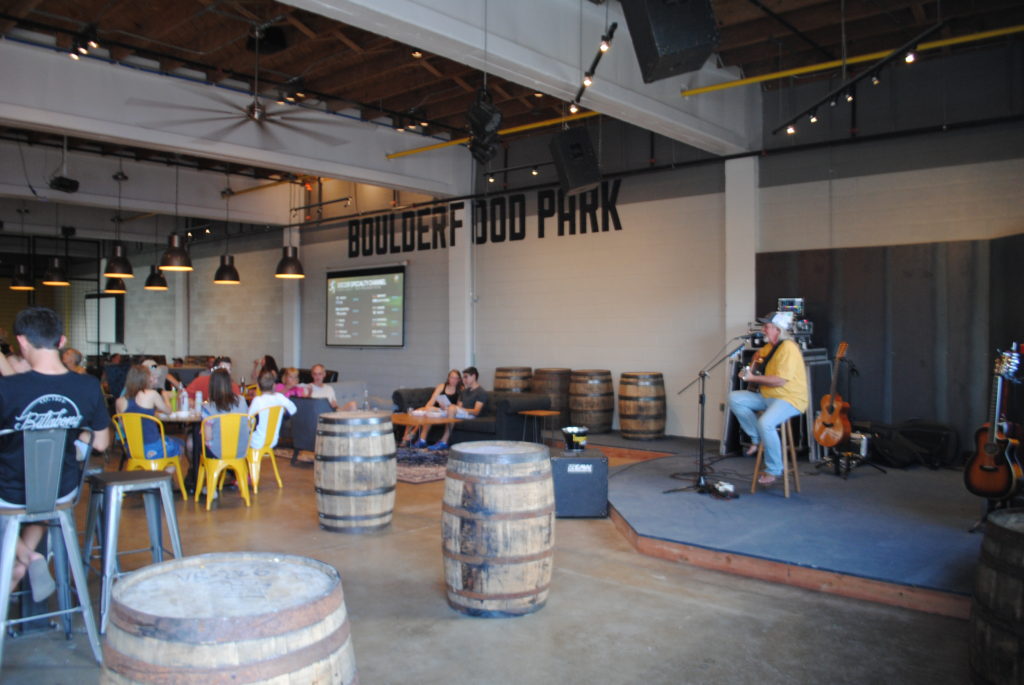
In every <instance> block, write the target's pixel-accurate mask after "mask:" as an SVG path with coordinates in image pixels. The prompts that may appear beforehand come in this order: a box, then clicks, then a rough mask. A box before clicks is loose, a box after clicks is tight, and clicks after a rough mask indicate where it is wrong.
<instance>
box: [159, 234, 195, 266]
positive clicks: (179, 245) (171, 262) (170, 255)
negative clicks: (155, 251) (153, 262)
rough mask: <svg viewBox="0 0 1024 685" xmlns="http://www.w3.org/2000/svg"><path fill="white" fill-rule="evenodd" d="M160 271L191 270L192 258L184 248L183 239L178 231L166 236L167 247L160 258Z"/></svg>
mask: <svg viewBox="0 0 1024 685" xmlns="http://www.w3.org/2000/svg"><path fill="white" fill-rule="evenodd" d="M160 270H161V271H191V270H192V259H191V258H189V256H188V250H186V249H185V241H184V239H183V238H182V237H181V234H180V233H172V234H171V235H170V236H169V237H168V238H167V249H166V250H165V251H164V254H163V256H162V257H161V258H160Z"/></svg>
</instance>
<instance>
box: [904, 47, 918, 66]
mask: <svg viewBox="0 0 1024 685" xmlns="http://www.w3.org/2000/svg"><path fill="white" fill-rule="evenodd" d="M916 59H917V55H916V54H914V51H913V50H910V51H908V52H907V54H905V55H903V61H904V62H906V63H907V64H913V63H914V60H916Z"/></svg>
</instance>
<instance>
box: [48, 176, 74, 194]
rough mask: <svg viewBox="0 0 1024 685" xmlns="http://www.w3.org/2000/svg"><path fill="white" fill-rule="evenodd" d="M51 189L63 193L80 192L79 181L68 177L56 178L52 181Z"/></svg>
mask: <svg viewBox="0 0 1024 685" xmlns="http://www.w3.org/2000/svg"><path fill="white" fill-rule="evenodd" d="M50 187H51V188H52V189H54V190H59V191H60V192H62V193H76V192H78V181H76V180H75V179H73V178H68V177H67V176H54V177H53V178H51V179H50Z"/></svg>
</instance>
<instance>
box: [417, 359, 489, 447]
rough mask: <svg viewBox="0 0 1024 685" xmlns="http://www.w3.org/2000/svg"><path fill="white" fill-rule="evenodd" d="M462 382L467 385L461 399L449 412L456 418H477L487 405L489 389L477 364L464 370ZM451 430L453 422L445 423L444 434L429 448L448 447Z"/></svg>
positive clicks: (450, 415)
mask: <svg viewBox="0 0 1024 685" xmlns="http://www.w3.org/2000/svg"><path fill="white" fill-rule="evenodd" d="M462 383H463V385H464V386H465V387H464V388H463V390H462V392H461V393H460V395H459V401H458V403H456V404H453V405H451V406H449V407H448V409H447V414H448V416H449V417H451V418H456V419H475V418H476V417H478V416H480V412H482V411H483V410H484V406H486V405H487V391H486V390H484V389H483V388H482V387H481V386H480V372H479V371H477V370H476V367H475V366H468V367H466V368H465V369H463V370H462ZM451 432H452V424H450V423H448V424H445V427H444V435H443V436H441V439H440V440H439V441H438V442H435V443H434V444H433V445H431V446H430V447H428V448H427V449H428V450H431V451H433V452H436V451H437V450H446V449H448V436H449V435H451Z"/></svg>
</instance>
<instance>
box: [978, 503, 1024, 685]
mask: <svg viewBox="0 0 1024 685" xmlns="http://www.w3.org/2000/svg"><path fill="white" fill-rule="evenodd" d="M968 645H969V648H968V651H969V653H970V661H971V676H972V679H973V681H974V682H976V683H986V684H991V685H1011V684H1012V685H1021V683H1024V509H1000V510H999V511H994V512H992V513H991V514H989V515H988V522H987V523H986V524H985V539H984V540H983V541H982V543H981V559H980V560H979V562H978V566H977V569H976V571H975V577H974V597H973V599H972V601H971V625H970V636H969V639H968Z"/></svg>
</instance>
